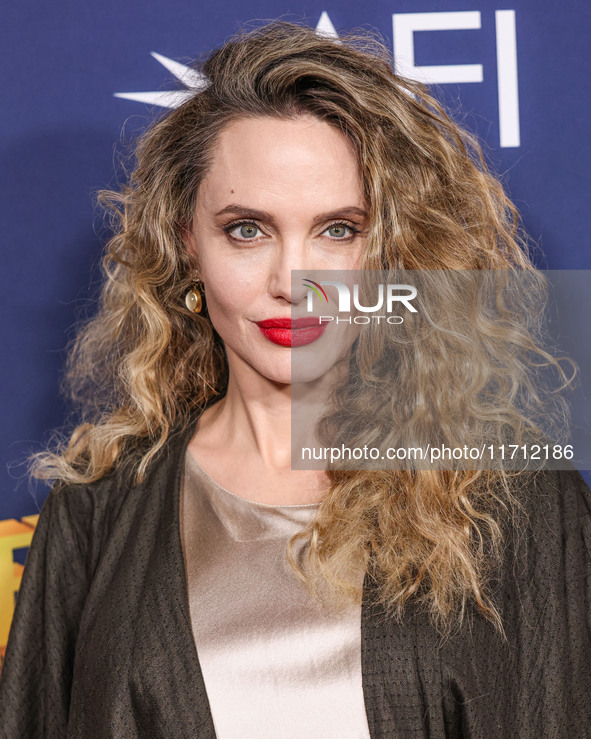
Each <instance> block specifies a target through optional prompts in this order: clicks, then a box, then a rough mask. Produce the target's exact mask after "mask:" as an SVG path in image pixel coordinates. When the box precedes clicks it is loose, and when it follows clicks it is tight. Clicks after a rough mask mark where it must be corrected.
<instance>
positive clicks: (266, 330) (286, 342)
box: [256, 316, 327, 346]
mask: <svg viewBox="0 0 591 739" xmlns="http://www.w3.org/2000/svg"><path fill="white" fill-rule="evenodd" d="M256 324H257V326H258V327H259V329H260V331H261V333H262V334H263V336H264V337H265V338H266V339H269V341H272V342H273V343H274V344H279V346H304V345H305V344H311V343H312V342H313V341H316V339H319V338H320V337H321V336H322V334H323V333H324V331H325V330H326V326H327V324H326V323H320V318H319V317H318V316H316V317H313V316H310V317H309V318H294V319H291V318H268V319H267V320H266V321H257V322H256Z"/></svg>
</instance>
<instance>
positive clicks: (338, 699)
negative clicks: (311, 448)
mask: <svg viewBox="0 0 591 739" xmlns="http://www.w3.org/2000/svg"><path fill="white" fill-rule="evenodd" d="M316 509H317V504H308V505H266V504H264V503H257V502H253V501H250V500H246V499H245V498H242V497H240V496H237V495H234V494H233V493H231V492H229V491H228V490H226V489H224V488H222V487H221V486H220V485H218V484H217V483H216V482H215V481H214V480H212V479H211V478H210V477H209V475H208V474H207V473H206V472H205V470H204V469H203V468H202V467H201V466H200V465H199V464H198V463H197V461H196V460H195V458H194V457H193V456H192V455H191V453H190V452H187V453H186V458H185V472H184V478H183V484H182V487H181V507H180V511H181V538H182V543H183V553H184V557H185V572H186V576H187V584H188V592H189V607H190V613H191V621H192V628H193V635H194V638H195V644H196V647H197V653H198V656H199V662H200V665H201V669H202V672H203V677H204V680H205V687H206V690H207V696H208V699H209V703H210V708H211V713H212V716H213V721H214V726H215V731H216V736H217V737H220V738H221V739H228V738H230V739H231V738H234V737H235V738H238V737H240V739H254V738H255V737H256V739H267V738H268V739H271V737H272V738H273V739H289V738H291V737H293V738H294V739H295V738H296V737H297V739H302V737H306V738H307V739H312V738H314V737H318V739H320V738H322V739H332V738H333V737H334V739H337V737H338V739H343V738H349V737H350V738H351V739H361V738H362V737H363V738H366V737H369V729H368V724H367V717H366V712H365V705H364V699H363V692H362V683H361V653H360V636H361V633H360V628H361V626H360V624H361V620H360V619H361V607H360V606H359V605H351V606H350V607H348V609H347V610H346V611H344V612H343V611H341V612H340V613H337V612H336V611H335V612H334V613H332V612H330V611H329V609H327V608H323V607H321V606H319V605H318V604H317V602H316V601H315V600H314V599H313V598H312V597H311V596H310V595H309V594H308V592H307V591H306V589H305V588H304V586H303V585H302V584H301V583H300V582H299V581H298V580H297V579H296V577H295V575H294V573H293V570H292V569H291V568H290V566H289V563H288V562H287V560H286V557H285V549H286V545H287V541H288V539H289V538H290V537H291V535H292V534H294V533H295V532H296V531H298V530H300V529H301V528H303V526H304V525H305V524H306V523H307V522H308V521H309V520H310V519H311V518H312V517H313V516H314V514H315V512H316ZM302 546H303V545H300V546H299V550H298V549H296V551H299V552H301V548H302Z"/></svg>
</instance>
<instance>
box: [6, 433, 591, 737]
mask: <svg viewBox="0 0 591 739" xmlns="http://www.w3.org/2000/svg"><path fill="white" fill-rule="evenodd" d="M191 435H192V426H191V427H189V428H188V429H187V430H186V431H183V432H182V433H178V434H176V435H174V436H173V437H171V439H170V441H169V443H168V445H167V446H166V448H165V449H164V450H163V452H162V453H161V454H160V456H159V457H158V459H157V461H156V462H155V463H154V464H153V465H152V469H151V472H150V474H149V476H148V477H147V478H146V480H145V481H144V482H143V483H142V484H140V485H135V486H132V485H129V484H124V483H121V482H119V483H118V482H117V479H118V478H117V477H116V476H114V475H110V476H107V477H105V478H103V479H102V480H100V481H99V482H96V483H94V484H91V485H87V486H73V487H65V488H64V487H62V488H61V489H58V488H56V487H54V489H53V490H52V491H51V492H50V494H49V496H48V498H47V499H46V501H45V503H44V505H43V507H42V510H41V515H40V517H39V521H38V525H37V528H36V530H35V534H34V536H33V541H32V544H31V547H30V549H29V552H28V556H27V561H26V566H25V570H24V575H23V579H22V583H21V588H20V591H19V595H18V597H17V603H16V610H15V614H14V619H13V622H12V627H11V631H10V635H9V640H8V645H7V651H6V656H5V662H4V668H3V671H2V676H1V678H0V736H2V737H7V738H9V739H28V738H29V737H30V738H32V739H33V738H35V739H36V738H37V737H43V738H48V739H53V738H54V737H55V738H56V739H57V738H58V737H59V739H64V737H80V739H93V738H94V737H97V738H98V737H100V738H101V739H107V738H109V739H111V738H114V739H128V738H129V739H132V737H133V738H134V739H135V738H136V737H138V738H139V737H141V738H142V739H144V738H149V739H164V738H166V739H170V738H174V739H180V738H181V737H214V736H215V732H214V727H213V723H212V718H211V714H210V711H209V706H208V700H207V694H206V690H205V685H204V682H203V677H202V675H201V670H200V667H199V659H198V655H197V651H196V648H195V644H194V640H193V635H192V631H191V622H190V617H189V606H188V596H187V591H186V582H185V574H184V562H183V555H182V549H181V538H180V528H179V491H180V481H181V473H182V468H183V461H184V453H185V449H186V445H187V443H188V441H189V439H190V438H191ZM523 494H524V498H525V499H526V506H527V510H528V512H529V513H528V519H527V531H526V534H525V536H523V537H522V538H523V540H524V541H525V542H526V543H527V546H526V547H522V545H521V544H519V546H516V545H514V543H513V540H509V542H508V545H507V547H506V549H505V555H504V556H505V566H504V570H503V572H502V573H501V575H500V576H499V578H498V580H495V581H494V585H495V589H494V596H495V603H496V605H497V608H498V609H499V611H500V613H501V615H502V617H503V619H504V624H505V630H506V634H507V640H504V639H503V638H502V637H501V635H500V634H499V632H498V631H497V630H496V629H495V628H494V627H493V626H492V625H491V624H490V623H489V622H488V621H486V620H485V619H484V618H483V617H481V616H480V615H479V614H478V613H477V612H476V613H475V614H474V617H473V619H472V623H471V625H470V622H469V621H467V622H466V627H465V628H463V630H462V631H461V632H460V633H459V634H457V635H455V636H453V637H452V638H450V639H448V640H447V641H444V642H443V643H441V642H440V639H439V637H438V635H437V633H436V632H435V631H434V629H433V628H432V627H431V626H430V625H429V621H428V618H427V616H426V615H424V614H422V613H421V612H420V611H419V609H418V608H412V607H411V608H409V609H408V615H407V617H406V620H405V623H404V624H403V625H397V624H396V623H394V622H392V621H389V620H388V619H384V618H382V617H380V616H379V614H378V613H377V612H376V611H375V610H374V609H372V608H371V607H370V606H369V598H368V597H367V596H369V594H370V585H369V579H367V580H366V586H365V594H366V599H365V601H364V605H363V609H362V623H361V649H362V656H361V657H362V676H363V691H364V697H365V706H366V711H367V715H368V720H369V727H370V731H371V735H372V737H402V738H403V739H405V738H406V737H432V738H433V739H435V738H437V739H439V738H441V737H485V738H486V739H497V738H499V739H500V738H503V739H505V738H508V737H511V738H513V737H519V738H523V739H525V738H526V737H528V738H529V737H532V739H533V738H534V737H535V739H540V738H541V737H548V738H551V739H559V738H560V739H563V738H564V739H579V738H582V737H591V491H590V490H589V488H588V487H587V485H586V484H585V482H584V480H583V479H582V477H581V475H580V474H579V473H578V472H577V471H575V470H574V469H573V470H569V471H566V472H556V471H544V472H540V473H539V474H538V475H537V478H536V485H530V486H529V487H528V488H527V489H525V490H524V493H523ZM520 541H521V540H520ZM344 739H346V738H344Z"/></svg>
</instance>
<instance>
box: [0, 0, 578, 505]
mask: <svg viewBox="0 0 591 739" xmlns="http://www.w3.org/2000/svg"><path fill="white" fill-rule="evenodd" d="M279 16H282V17H283V18H284V19H286V20H304V21H305V22H306V23H308V24H309V25H310V26H313V27H317V26H318V24H319V23H320V26H319V31H321V32H325V33H331V32H332V29H333V28H334V29H336V30H337V31H338V30H339V29H350V28H353V27H365V28H375V29H377V30H378V31H379V32H380V33H381V34H382V35H383V37H384V39H385V40H386V41H387V43H388V44H389V45H391V46H393V49H394V53H395V56H396V65H397V68H399V71H401V72H404V73H406V74H409V75H415V76H417V77H420V78H422V79H424V80H425V81H428V82H432V83H437V84H438V87H437V90H436V91H437V95H438V96H439V98H440V99H441V100H442V102H443V103H444V104H445V106H446V107H447V108H448V110H450V112H452V113H455V115H456V116H460V117H461V119H462V120H463V122H464V124H465V125H466V126H467V127H468V128H470V129H471V130H473V131H474V132H476V133H477V134H478V135H479V136H480V137H481V139H482V140H483V141H484V142H485V147H486V155H487V159H488V161H489V163H490V165H491V166H492V167H493V168H494V170H495V171H496V172H497V173H498V174H500V175H501V176H502V178H503V181H504V182H505V184H506V186H507V188H508V191H509V194H510V195H511V197H512V198H513V200H514V202H515V203H516V204H517V206H518V208H519V209H520V211H521V213H522V216H523V220H524V223H525V226H526V227H527V229H528V230H529V232H530V234H531V235H532V237H533V238H534V239H535V240H536V241H537V242H538V243H539V245H540V253H539V255H538V263H539V265H540V266H542V267H547V268H553V269H567V268H568V269H573V268H574V269H583V268H585V269H589V268H591V250H590V249H589V240H588V238H587V221H586V215H587V210H588V204H589V193H590V190H591V187H590V185H591V175H590V173H589V171H590V168H589V164H590V156H589V138H588V131H587V129H588V121H589V119H590V113H591V103H590V99H591V97H590V95H589V87H590V82H589V68H590V61H591V55H590V52H589V39H590V38H591V5H589V4H587V3H583V2H582V0H563V2H561V3H560V4H556V3H554V2H552V1H551V0H516V1H512V2H511V3H510V5H509V6H506V5H503V4H500V3H499V2H496V1H495V0H473V1H472V0H464V1H463V2H453V1H452V0H439V1H437V0H412V2H411V1H410V0H397V1H396V2H385V1H384V0H376V1H375V2H373V3H356V2H353V0H347V1H346V2H345V1H340V2H339V1H335V2H331V3H328V4H320V5H319V4H316V3H312V2H299V3H295V4H294V3H286V2H280V1H278V0H275V1H274V2H252V1H251V2H248V3H245V2H218V3H217V4H215V5H213V4H212V5H209V6H205V5H204V4H198V3H189V2H186V0H184V1H183V2H180V1H179V0H167V2H163V0H151V1H150V2H149V3H146V2H139V0H129V1H128V2H126V3H120V2H117V3H116V2H114V0H103V2H101V3H89V4H84V3H79V2H72V1H71V0H69V1H68V0H64V1H63V2H61V3H59V4H58V5H55V4H49V3H47V2H41V0H21V2H20V3H10V4H9V5H7V6H6V7H5V9H4V11H3V18H4V21H3V23H2V28H1V29H0V34H1V36H2V42H1V47H0V48H1V50H2V52H1V53H2V62H3V72H4V74H3V86H4V94H3V106H2V109H3V110H2V112H3V116H2V118H3V121H2V132H1V136H2V139H1V162H2V166H1V167H0V178H1V188H2V203H3V206H4V218H3V234H2V237H3V255H4V269H3V270H2V278H3V283H2V291H1V295H2V301H3V311H2V324H3V330H4V338H3V362H2V369H1V372H2V385H1V387H2V410H3V418H4V422H3V424H2V430H1V434H2V446H1V449H2V465H1V467H0V475H1V480H0V519H3V518H9V517H17V518H18V517H20V516H22V515H26V514H30V513H36V512H38V506H37V503H36V502H35V500H34V499H33V498H32V497H31V493H30V491H29V486H28V484H27V481H26V479H25V477H24V469H23V467H22V466H18V464H17V463H18V462H19V461H22V459H23V458H24V457H25V456H26V455H27V453H28V452H29V451H31V450H35V449H39V448H41V446H42V444H43V442H44V441H46V440H47V438H48V433H49V430H50V429H51V428H53V427H55V426H59V425H60V424H61V422H62V420H63V418H64V414H65V409H64V407H63V405H62V403H61V401H60V399H59V397H58V381H59V372H60V368H61V367H62V365H63V361H64V352H63V349H64V346H65V343H66V341H67V338H68V336H69V335H70V327H71V326H72V324H73V322H74V320H75V317H76V314H77V312H79V311H80V310H81V309H84V308H85V306H86V307H87V306H88V303H89V301H91V300H92V296H93V288H92V282H93V280H94V281H96V278H97V277H98V270H97V264H98V259H99V254H100V249H101V245H102V242H103V240H104V236H105V233H104V230H103V228H102V225H101V222H100V218H98V217H97V213H96V212H95V210H94V207H93V192H94V191H96V190H97V189H100V188H102V187H105V186H114V185H116V183H117V181H118V180H120V179H121V172H120V171H119V169H118V166H117V157H118V153H119V152H120V151H121V150H122V148H123V147H124V146H128V145H129V142H130V141H131V140H132V139H133V136H134V135H135V134H137V133H138V132H139V131H140V130H141V129H142V128H143V127H144V126H145V125H146V123H147V122H148V121H149V120H150V119H151V117H152V116H153V115H154V114H155V113H156V112H158V111H160V110H161V109H162V108H161V107H156V106H155V102H156V97H158V101H157V102H160V103H161V104H165V103H168V104H172V103H171V100H170V99H169V98H168V97H167V96H166V95H162V93H163V92H166V91H167V90H171V89H175V88H176V87H177V86H178V85H177V84H176V83H175V73H176V75H179V74H181V72H182V67H178V66H176V67H175V65H174V62H180V63H181V64H183V63H187V62H188V61H190V60H191V59H193V58H194V57H196V56H199V55H202V54H203V53H205V52H207V51H208V50H210V49H211V48H213V47H215V46H217V45H219V44H220V43H221V42H222V41H223V40H224V39H225V38H227V37H228V36H229V35H231V33H232V32H234V31H235V30H236V29H237V28H238V27H239V25H240V24H241V23H243V22H245V21H252V20H255V19H261V20H262V19H273V18H277V17H279ZM139 93H152V94H148V95H146V94H143V95H140V94H139ZM155 93H158V94H159V96H156V95H155ZM45 492H46V490H45V488H40V489H39V490H38V493H37V499H36V500H37V501H38V502H42V500H43V498H44V496H45Z"/></svg>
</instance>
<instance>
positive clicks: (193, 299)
mask: <svg viewBox="0 0 591 739" xmlns="http://www.w3.org/2000/svg"><path fill="white" fill-rule="evenodd" d="M202 285H203V282H202V281H201V280H199V279H196V280H195V281H194V282H193V284H192V285H191V288H190V289H189V291H188V292H187V294H186V295H185V305H186V306H187V309H188V310H190V311H191V312H192V313H201V309H202V308H203V298H202V289H203V288H202V287H200V286H202Z"/></svg>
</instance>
